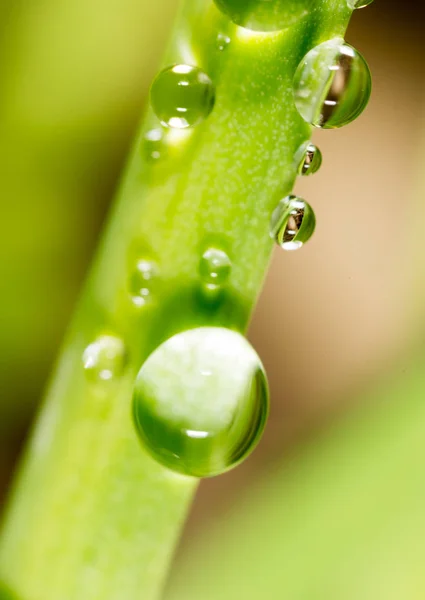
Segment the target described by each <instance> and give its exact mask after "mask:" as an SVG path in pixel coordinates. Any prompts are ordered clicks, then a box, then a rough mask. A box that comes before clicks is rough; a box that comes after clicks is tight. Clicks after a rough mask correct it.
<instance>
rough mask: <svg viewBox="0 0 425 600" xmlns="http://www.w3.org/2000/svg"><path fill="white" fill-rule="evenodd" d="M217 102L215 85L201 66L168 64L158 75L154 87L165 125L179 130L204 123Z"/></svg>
mask: <svg viewBox="0 0 425 600" xmlns="http://www.w3.org/2000/svg"><path fill="white" fill-rule="evenodd" d="M214 101H215V89H214V85H213V83H212V81H211V79H210V78H209V77H208V75H207V74H206V73H204V72H203V71H201V69H199V68H198V67H191V66H189V65H174V66H172V67H168V68H167V69H164V70H163V71H161V73H159V75H157V77H156V78H155V80H154V82H153V84H152V87H151V102H152V108H153V110H154V112H155V114H156V116H157V117H158V119H159V120H160V121H161V123H162V124H163V125H166V126H168V127H174V128H176V129H185V128H186V127H194V126H195V125H198V124H199V123H201V122H202V121H203V120H204V119H206V117H208V115H209V114H210V112H211V111H212V109H213V106H214Z"/></svg>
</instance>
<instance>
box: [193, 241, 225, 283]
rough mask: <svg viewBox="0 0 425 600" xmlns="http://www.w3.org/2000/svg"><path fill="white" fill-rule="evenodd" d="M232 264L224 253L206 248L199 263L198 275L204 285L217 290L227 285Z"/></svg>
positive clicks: (216, 249)
mask: <svg viewBox="0 0 425 600" xmlns="http://www.w3.org/2000/svg"><path fill="white" fill-rule="evenodd" d="M231 270H232V263H231V261H230V258H229V257H228V256H227V254H226V252H224V251H223V250H219V249H218V248H208V250H206V251H205V252H204V253H203V255H202V257H201V261H200V263H199V273H200V276H201V279H202V281H203V283H204V284H205V285H207V286H208V287H209V288H211V287H213V288H217V287H221V286H223V285H224V284H225V283H227V280H228V279H229V276H230V273H231Z"/></svg>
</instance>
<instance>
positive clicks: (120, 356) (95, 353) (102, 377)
mask: <svg viewBox="0 0 425 600" xmlns="http://www.w3.org/2000/svg"><path fill="white" fill-rule="evenodd" d="M126 361H127V353H126V348H125V345H124V342H123V341H122V340H121V339H120V338H118V337H115V336H113V335H101V336H99V337H98V338H97V339H96V340H95V341H94V342H92V343H91V344H90V345H89V346H87V348H86V349H85V350H84V353H83V366H84V370H85V373H86V375H87V377H88V378H89V379H90V380H91V381H94V382H101V381H105V382H106V381H111V380H114V379H116V378H117V377H119V376H120V375H121V374H122V373H123V371H124V369H125V365H126Z"/></svg>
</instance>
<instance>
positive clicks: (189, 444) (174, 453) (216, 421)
mask: <svg viewBox="0 0 425 600" xmlns="http://www.w3.org/2000/svg"><path fill="white" fill-rule="evenodd" d="M267 414H268V386H267V379H266V375H265V372H264V369H263V366H262V364H261V361H260V359H259V357H258V355H257V353H256V352H255V351H254V349H253V348H252V347H251V345H250V344H249V343H248V342H247V340H246V339H245V338H244V337H243V336H242V335H240V334H239V333H236V332H234V331H230V330H229V329H224V328H221V327H201V328H198V329H192V330H189V331H184V332H183V333H179V334H177V335H175V336H173V337H172V338H170V339H168V340H167V341H166V342H164V343H163V344H162V345H161V346H159V348H157V349H156V350H155V351H154V352H153V353H152V354H151V355H150V357H149V358H148V359H147V360H146V362H145V363H144V365H143V366H142V368H141V369H140V372H139V374H138V376H137V379H136V383H135V388H134V396H133V415H134V420H135V425H136V429H137V432H138V434H139V436H140V438H141V440H142V442H143V443H144V445H145V447H146V448H147V450H148V451H149V452H150V454H151V455H152V456H153V457H154V458H155V459H156V460H157V461H158V462H160V463H162V464H163V465H165V466H166V467H168V468H169V469H171V470H173V471H178V472H179V473H183V474H185V475H189V476H193V477H211V476H213V475H219V474H221V473H224V472H225V471H228V470H229V469H231V468H232V467H235V466H236V465H237V464H238V463H240V462H241V461H242V460H243V459H244V458H246V457H247V455H248V454H249V453H250V452H251V451H252V450H253V448H254V447H255V446H256V444H257V443H258V441H259V439H260V437H261V434H262V432H263V429H264V426H265V422H266V419H267Z"/></svg>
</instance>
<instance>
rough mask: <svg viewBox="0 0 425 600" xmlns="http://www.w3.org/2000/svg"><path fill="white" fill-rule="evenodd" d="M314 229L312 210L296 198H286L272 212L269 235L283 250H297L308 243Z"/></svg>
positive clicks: (300, 199)
mask: <svg viewBox="0 0 425 600" xmlns="http://www.w3.org/2000/svg"><path fill="white" fill-rule="evenodd" d="M315 227H316V217H315V215H314V212H313V209H312V208H311V206H310V205H309V204H307V202H305V200H303V199H302V198H298V197H297V196H287V197H286V198H284V199H283V200H281V201H280V202H279V204H278V206H277V208H276V209H275V210H274V212H273V214H272V218H271V223H270V235H271V237H272V238H273V239H274V240H275V241H276V243H277V244H278V245H279V246H280V247H281V248H283V249H284V250H298V249H299V248H301V246H302V245H303V244H305V243H306V242H308V240H309V239H310V238H311V236H312V235H313V233H314V230H315Z"/></svg>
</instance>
